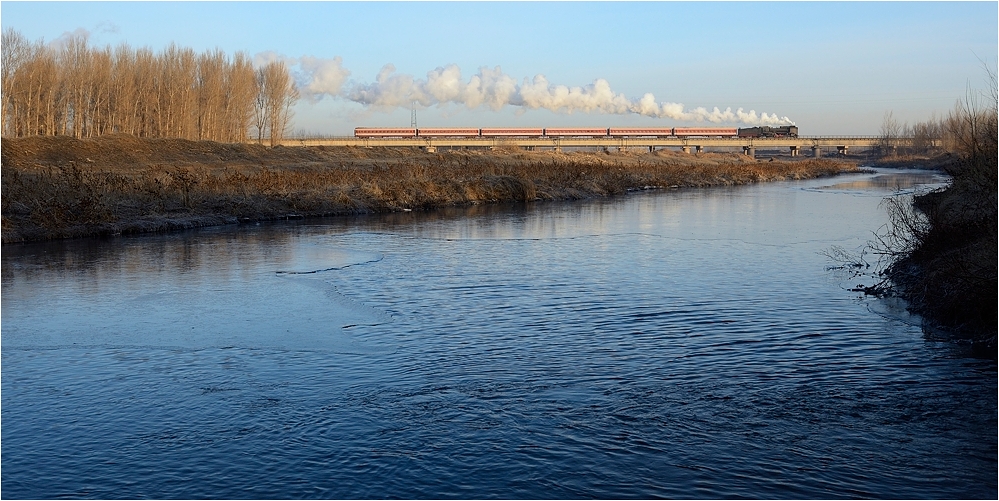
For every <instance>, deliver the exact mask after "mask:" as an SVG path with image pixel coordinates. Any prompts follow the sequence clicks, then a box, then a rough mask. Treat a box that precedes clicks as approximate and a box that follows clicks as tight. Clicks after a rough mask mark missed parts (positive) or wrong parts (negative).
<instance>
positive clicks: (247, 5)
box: [0, 1, 999, 135]
mask: <svg viewBox="0 0 999 501" xmlns="http://www.w3.org/2000/svg"><path fill="white" fill-rule="evenodd" d="M0 24H2V26H3V28H4V29H6V28H8V27H11V28H14V29H16V30H18V31H19V32H21V33H22V34H23V35H25V36H26V37H27V38H29V39H31V40H37V39H44V40H45V41H46V42H50V41H53V40H57V39H58V38H59V37H61V36H64V35H65V34H66V33H70V32H74V31H78V30H82V31H86V32H87V33H89V36H90V41H91V45H92V46H103V45H106V44H111V45H116V44H119V43H121V42H127V43H129V44H130V45H132V46H133V47H141V46H148V47H150V48H152V49H153V50H156V51H158V50H161V49H163V48H165V47H166V46H167V45H168V44H170V43H171V42H174V43H176V44H178V45H180V46H184V47H191V48H193V49H195V50H196V51H199V52H200V51H204V50H207V49H214V48H216V47H218V48H221V49H222V50H224V51H225V52H227V53H229V54H233V53H235V52H236V51H244V52H247V53H248V54H250V55H251V56H255V57H256V58H257V59H258V60H259V61H265V60H268V59H273V58H284V59H286V60H287V61H288V62H289V63H290V64H292V65H293V66H292V67H293V69H294V70H295V71H296V73H297V77H298V79H299V81H300V83H301V84H302V86H303V96H304V97H303V99H302V100H301V101H300V102H299V104H298V106H297V107H296V115H295V119H294V120H295V130H300V131H309V132H316V133H323V134H347V133H350V131H351V130H352V129H353V127H355V126H408V125H409V123H410V108H411V106H412V104H411V103H412V101H413V100H414V99H415V100H418V101H419V102H420V104H418V120H419V124H420V125H421V126H478V127H481V126H536V127H540V126H575V125H579V126H582V125H594V126H672V125H681V126H682V125H692V124H699V123H700V124H708V125H715V124H717V125H743V124H745V123H751V122H753V121H756V122H761V121H764V117H763V115H762V114H763V113H766V114H767V116H766V119H768V120H771V121H780V120H781V119H783V118H787V119H789V120H792V121H794V122H795V123H796V124H797V125H798V126H799V127H800V129H801V133H802V134H805V135H817V134H876V133H877V131H878V129H879V128H880V126H881V123H882V119H883V117H884V114H885V112H886V111H889V110H891V111H892V112H893V113H894V116H895V117H896V118H898V119H900V120H902V121H908V122H910V123H912V122H916V121H920V120H925V119H927V118H929V117H930V116H931V114H933V113H936V114H937V115H943V114H946V113H947V112H948V111H949V110H951V109H952V108H953V106H954V103H955V102H956V100H957V99H959V98H962V97H963V96H964V95H965V92H966V90H967V89H968V87H969V85H970V86H971V87H975V88H982V87H983V86H984V85H985V84H986V81H985V73H984V70H983V69H982V61H985V62H987V63H988V64H989V66H990V67H991V68H993V69H994V68H995V67H996V60H997V58H999V4H997V3H996V2H877V3H875V2H835V3H824V2H822V3H819V2H736V3H728V2H694V3H681V2H546V3H535V2H436V3H426V2H9V1H3V2H0ZM388 64H391V65H392V66H393V67H394V71H391V72H389V71H384V72H383V69H384V68H385V66H386V65H388ZM480 68H485V70H480ZM380 72H383V78H382V79H381V80H379V79H378V75H379V73H380ZM428 72H435V75H434V76H433V78H432V77H431V76H428ZM538 75H541V76H542V78H541V79H540V80H539V79H537V78H536V76H538ZM477 82H481V83H480V84H479V85H478V86H476V85H472V84H475V83H477ZM647 94H651V96H647ZM681 105H682V106H681ZM469 106H472V107H471V108H470V107H469ZM715 107H717V108H719V112H720V113H715V112H714V108H715ZM698 108H703V109H702V110H700V111H699V110H698ZM740 108H741V109H743V112H744V113H743V114H742V115H739V114H738V113H737V111H738V110H739V109H740ZM727 109H730V112H729V113H725V111H726V110H727ZM750 110H752V111H755V114H754V115H749V113H748V112H749V111H750ZM711 120H720V121H719V122H712V121H711ZM775 123H776V122H775Z"/></svg>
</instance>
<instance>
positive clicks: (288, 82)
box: [0, 28, 298, 145]
mask: <svg viewBox="0 0 999 501" xmlns="http://www.w3.org/2000/svg"><path fill="white" fill-rule="evenodd" d="M2 37H3V38H2V41H0V51H2V62H0V64H2V98H3V99H2V106H3V109H2V120H3V124H2V133H3V135H4V136H5V137H22V136H36V135H38V136H57V135H59V136H73V137H76V138H86V137H94V136H100V135H103V134H113V133H124V134H131V135H134V136H137V137H150V138H152V137H158V138H182V139H191V140H209V141H219V142H244V141H247V140H249V139H256V140H257V141H259V142H264V140H265V139H266V140H268V141H269V142H270V143H271V144H272V145H273V144H276V143H277V141H279V140H280V139H282V138H283V137H284V135H285V133H286V131H287V130H288V128H289V127H290V124H291V118H292V106H293V105H294V104H295V102H297V100H298V91H297V89H296V86H295V83H294V80H293V79H292V77H291V73H290V72H289V70H288V67H287V65H286V64H285V63H284V62H283V61H274V62H270V63H267V64H265V65H264V66H261V67H259V68H254V67H253V64H252V61H251V59H250V57H249V56H248V55H247V54H246V53H245V52H237V53H236V54H235V55H233V56H231V57H230V56H228V55H226V54H225V53H224V52H223V51H221V50H220V49H214V50H208V51H205V52H203V53H201V54H197V53H195V51H194V50H193V49H190V48H182V47H178V46H177V45H176V44H171V45H170V46H169V47H167V48H166V49H164V50H162V51H160V52H158V53H154V52H153V50H152V49H149V48H147V47H143V48H139V49H133V48H132V47H130V46H129V45H128V44H124V43H123V44H120V45H118V46H116V47H114V48H112V47H111V46H110V45H109V46H105V47H103V48H92V47H90V46H89V44H88V40H87V36H86V35H79V34H73V35H70V36H67V37H65V38H63V39H60V41H59V43H57V44H46V43H44V42H43V41H41V40H39V41H37V42H31V41H28V40H27V39H26V38H25V37H24V36H23V35H21V34H20V33H19V32H17V31H15V30H14V29H12V28H7V29H6V30H4V32H3V35H2Z"/></svg>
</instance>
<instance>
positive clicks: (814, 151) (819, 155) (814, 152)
mask: <svg viewBox="0 0 999 501" xmlns="http://www.w3.org/2000/svg"><path fill="white" fill-rule="evenodd" d="M812 156H813V157H815V158H822V148H819V147H818V146H812Z"/></svg>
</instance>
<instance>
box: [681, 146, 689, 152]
mask: <svg viewBox="0 0 999 501" xmlns="http://www.w3.org/2000/svg"><path fill="white" fill-rule="evenodd" d="M680 149H681V150H682V151H683V152H684V153H690V146H682V147H680Z"/></svg>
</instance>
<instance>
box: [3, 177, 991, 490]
mask: <svg viewBox="0 0 999 501" xmlns="http://www.w3.org/2000/svg"><path fill="white" fill-rule="evenodd" d="M907 174H911V175H909V176H902V175H899V174H898V173H897V171H878V172H876V173H873V174H858V175H851V176H840V177H836V178H828V179H820V180H812V181H806V182H795V183H774V184H765V185H756V186H747V187H737V188H714V189H707V190H682V191H671V192H651V193H642V194H635V195H630V196H627V197H619V198H614V199H607V200H592V201H584V202H574V203H548V204H528V205H500V206H486V207H473V208H469V209H449V210H442V211H437V212H433V213H425V214H421V213H405V214H392V215H386V216H369V217H359V218H333V219H324V220H317V221H303V222H291V223H282V224H264V225H259V226H255V227H245V226H244V227H238V228H215V229H205V230H200V231H190V232H184V233H175V234H169V235H151V236H142V237H133V238H116V239H110V240H79V241H70V242H58V243H49V244H33V245H14V246H4V248H3V255H2V280H3V281H2V287H3V291H2V292H3V294H2V312H3V318H2V320H3V323H2V423H3V428H2V458H3V468H2V489H3V494H4V496H5V497H7V498H24V497H30V498H52V497H77V498H122V497H124V498H137V497H154V498H204V497H211V498H262V497H266V498H370V497H376V498H385V497H403V498H580V497H597V498H622V497H628V498H635V497H640V498H650V497H670V498H692V497H710V498H729V497H764V498H842V497H891V498H969V497H970V498H994V497H995V496H996V494H997V488H996V466H997V451H996V429H997V424H996V404H997V403H996V394H997V386H996V367H995V363H994V362H993V361H988V360H978V359H974V358H969V357H968V356H967V354H966V353H964V352H963V351H961V349H960V348H959V347H954V346H952V345H948V344H945V343H938V342H934V341H932V340H928V339H927V338H926V337H925V336H924V335H923V333H922V331H921V329H920V322H919V319H918V317H912V316H909V315H908V314H907V313H906V312H905V310H904V305H900V304H897V303H892V302H886V301H880V300H875V299H871V298H866V297H863V296H861V295H859V294H858V293H855V292H850V290H849V289H850V288H853V287H855V286H856V284H857V282H858V281H865V280H870V279H869V277H864V276H856V275H855V274H854V272H853V271H850V270H843V269H840V270H836V269H830V267H831V266H832V265H835V264H837V263H834V262H831V261H830V259H829V258H828V257H826V255H824V254H825V253H827V252H825V251H827V250H828V249H830V248H831V247H833V246H836V247H839V248H843V249H846V250H848V251H850V252H859V251H860V250H862V249H863V247H864V245H865V243H866V242H867V241H868V240H870V238H871V236H872V232H873V231H875V230H877V229H878V228H879V227H880V226H881V225H883V224H884V222H885V216H884V214H883V211H882V210H880V208H879V204H880V202H881V200H882V198H883V197H884V196H886V195H889V194H891V193H892V192H893V191H896V190H899V189H901V190H913V189H917V188H918V187H919V186H924V185H926V184H934V183H940V182H941V181H942V179H940V178H939V177H935V176H934V175H933V174H931V173H920V172H915V173H913V172H909V173H907Z"/></svg>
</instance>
